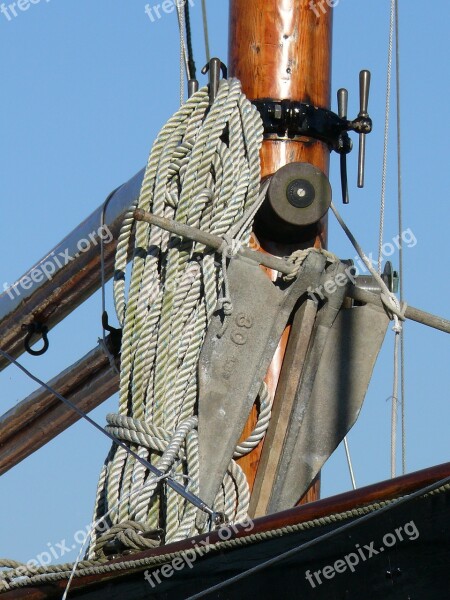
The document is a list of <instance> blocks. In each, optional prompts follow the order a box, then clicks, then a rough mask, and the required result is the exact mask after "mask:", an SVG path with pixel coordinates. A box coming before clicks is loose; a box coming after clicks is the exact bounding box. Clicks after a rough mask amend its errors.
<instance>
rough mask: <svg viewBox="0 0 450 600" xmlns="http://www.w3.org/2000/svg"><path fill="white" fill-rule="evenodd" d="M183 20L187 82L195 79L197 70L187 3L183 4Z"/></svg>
mask: <svg viewBox="0 0 450 600" xmlns="http://www.w3.org/2000/svg"><path fill="white" fill-rule="evenodd" d="M184 20H185V22H186V47H187V54H188V80H189V79H197V69H196V66H195V60H194V49H193V47H192V28H191V13H190V7H189V1H188V0H185V2H184Z"/></svg>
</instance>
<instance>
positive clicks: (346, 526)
mask: <svg viewBox="0 0 450 600" xmlns="http://www.w3.org/2000/svg"><path fill="white" fill-rule="evenodd" d="M449 483H450V477H446V478H445V479H441V480H439V481H437V482H436V483H433V484H431V485H428V486H426V487H424V488H421V489H419V490H417V491H415V492H413V493H412V494H409V495H407V496H403V497H402V498H400V499H398V500H394V501H393V502H392V503H391V504H387V505H385V506H383V507H381V508H380V509H378V510H375V511H373V512H370V513H368V514H365V515H363V516H362V517H358V518H356V519H354V520H353V521H351V522H350V523H345V524H344V525H341V527H337V528H336V529H333V530H332V531H328V532H327V533H324V534H323V535H320V536H319V537H317V538H314V539H313V540H310V541H309V542H306V543H304V544H301V545H300V546H296V547H295V548H291V549H290V550H287V551H286V552H283V553H282V554H278V555H277V556H274V557H273V558H270V559H268V560H266V561H264V562H262V563H260V564H259V565H256V567H251V568H250V569H247V570H245V571H243V572H242V573H239V575H235V576H234V577H229V578H228V579H225V580H224V581H222V582H220V583H218V584H217V585H214V586H211V587H209V588H207V589H206V590H203V591H201V592H199V593H197V594H194V595H193V596H189V597H188V598H187V599H186V600H197V599H198V598H204V597H205V596H209V595H210V594H212V592H217V591H219V590H222V589H224V588H225V587H228V586H230V585H232V584H233V583H237V582H238V581H241V580H242V579H245V578H246V577H248V576H249V575H254V574H255V573H259V572H260V571H263V570H264V569H267V568H268V567H271V566H272V565H274V564H277V563H279V562H281V561H282V560H284V559H286V558H290V557H291V556H295V555H296V554H298V553H299V552H302V551H303V550H307V549H308V548H311V547H312V546H316V545H317V544H320V543H321V542H325V541H327V540H329V539H331V538H333V537H335V536H337V535H339V534H340V533H344V532H346V531H349V530H351V529H353V528H354V527H357V526H359V525H362V524H363V523H365V522H366V521H370V520H372V519H374V518H375V517H376V516H380V515H382V514H384V513H386V512H388V511H390V510H392V509H393V508H397V507H399V506H401V505H403V504H406V503H407V502H410V501H411V500H415V499H416V498H420V497H421V496H424V495H425V494H430V493H432V492H433V491H434V490H437V489H439V488H442V487H443V486H446V485H448V484H449Z"/></svg>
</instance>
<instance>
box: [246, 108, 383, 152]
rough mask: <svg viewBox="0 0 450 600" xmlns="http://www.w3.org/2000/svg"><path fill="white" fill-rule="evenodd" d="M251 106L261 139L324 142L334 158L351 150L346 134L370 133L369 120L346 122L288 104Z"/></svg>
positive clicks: (330, 114)
mask: <svg viewBox="0 0 450 600" xmlns="http://www.w3.org/2000/svg"><path fill="white" fill-rule="evenodd" d="M252 104H253V105H254V106H256V108H257V109H258V112H259V114H260V115H261V118H262V120H263V124H264V133H265V135H277V136H279V137H283V138H286V137H288V138H294V137H298V136H302V137H311V138H314V139H317V140H320V141H321V142H324V143H325V144H327V145H328V146H329V148H330V149H331V150H334V151H335V152H337V153H338V154H348V153H349V152H351V150H352V148H353V143H352V140H351V139H350V137H349V135H348V132H349V131H355V132H356V133H370V132H371V131H372V120H371V119H370V117H357V118H356V119H355V120H354V121H348V120H347V119H342V118H341V117H339V116H338V115H337V114H336V113H334V112H332V111H331V110H327V109H325V108H318V107H317V106H312V105H311V104H304V103H303V102H293V101H291V100H270V99H264V100H254V101H253V102H252Z"/></svg>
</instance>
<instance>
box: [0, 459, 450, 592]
mask: <svg viewBox="0 0 450 600" xmlns="http://www.w3.org/2000/svg"><path fill="white" fill-rule="evenodd" d="M447 477H450V463H445V464H443V465H438V466H435V467H431V468H428V469H424V470H422V471H417V472H415V473H411V474H408V475H404V476H402V477H398V478H396V479H390V480H388V481H384V482H381V483H377V484H374V485H370V486H367V487H364V488H361V489H359V490H355V491H351V492H346V493H345V494H340V495H338V496H333V497H331V498H325V499H323V500H318V501H317V502H311V503H310V504H307V505H304V506H297V507H295V508H292V509H290V510H287V511H284V512H281V513H277V514H276V515H269V516H266V517H262V518H260V519H256V520H255V521H254V522H253V525H254V526H253V529H252V531H251V533H252V534H255V533H261V532H264V531H271V530H274V529H279V528H281V527H286V526H288V525H297V524H300V523H305V522H307V521H310V520H313V519H319V518H323V517H326V516H329V515H332V514H337V513H342V512H345V511H348V510H352V509H354V508H358V507H362V506H367V505H369V504H372V503H374V502H378V501H380V500H391V499H394V498H398V497H400V496H403V495H406V494H411V493H413V492H415V491H418V490H420V489H422V488H425V487H427V486H429V485H432V484H434V483H436V482H438V481H441V480H443V479H445V478H447ZM247 528H248V526H247ZM245 535H248V531H247V532H246V531H245V528H244V527H239V526H237V533H236V534H235V535H233V536H232V537H233V538H234V537H244V536H245ZM208 536H209V542H210V543H215V542H218V541H219V540H220V538H219V535H218V533H211V534H208V535H202V536H198V537H197V538H195V543H198V544H200V542H201V541H202V540H206V539H207V537H208ZM193 541H194V540H193V539H190V540H183V541H181V542H177V543H174V544H170V545H168V546H164V547H162V548H158V549H155V550H148V551H146V552H141V553H139V554H134V555H133V560H139V559H145V558H148V557H150V556H159V555H161V554H167V553H175V552H182V551H183V550H186V549H188V548H192V547H193ZM121 560H123V559H121ZM111 562H119V559H116V560H114V561H111ZM140 570H141V571H144V570H145V567H143V568H141V569H140ZM132 572H133V571H132V570H131V569H130V570H128V571H123V572H120V574H119V573H115V574H111V573H109V574H104V575H95V576H86V577H80V578H76V579H74V580H73V582H72V585H71V589H72V591H73V592H76V590H77V589H81V588H84V587H86V586H88V585H91V584H93V583H104V584H106V583H107V582H108V580H111V579H113V578H114V579H115V580H116V581H117V580H118V579H120V580H122V579H123V578H126V577H129V576H130V574H131V573H132ZM66 584H67V581H66V580H64V581H59V582H55V583H54V584H45V585H42V586H37V585H36V586H33V587H31V586H30V587H28V588H22V589H17V590H13V591H11V592H5V593H3V594H1V598H2V600H3V598H4V599H5V600H22V599H25V598H26V599H28V600H51V599H56V598H58V599H59V598H61V595H62V591H63V590H64V589H65V587H66Z"/></svg>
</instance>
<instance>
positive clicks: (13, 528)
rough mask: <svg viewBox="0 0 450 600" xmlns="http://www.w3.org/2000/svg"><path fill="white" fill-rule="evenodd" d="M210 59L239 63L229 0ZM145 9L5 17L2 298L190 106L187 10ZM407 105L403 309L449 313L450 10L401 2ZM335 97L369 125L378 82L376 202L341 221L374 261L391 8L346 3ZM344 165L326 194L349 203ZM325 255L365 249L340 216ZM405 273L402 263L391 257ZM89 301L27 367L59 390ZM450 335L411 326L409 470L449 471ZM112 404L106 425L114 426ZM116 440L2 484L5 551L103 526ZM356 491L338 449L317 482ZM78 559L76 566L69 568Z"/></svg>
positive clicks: (383, 2) (377, 409)
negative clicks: (409, 240)
mask: <svg viewBox="0 0 450 600" xmlns="http://www.w3.org/2000/svg"><path fill="white" fill-rule="evenodd" d="M208 5H209V18H210V36H211V47H212V52H213V54H215V55H219V56H220V57H222V58H224V59H225V57H226V56H227V51H226V48H227V10H228V2H227V1H225V0H209V2H208ZM144 6H145V2H144V0H126V1H124V0H96V1H95V2H92V1H91V2H87V1H86V0H84V1H78V2H65V1H63V0H50V1H48V0H41V2H38V3H36V4H30V7H29V9H28V10H27V11H26V12H20V11H18V12H17V16H16V17H14V16H12V15H11V13H10V12H8V15H9V17H10V20H8V17H7V16H6V15H4V14H3V13H0V56H1V57H2V60H1V61H0V81H1V82H2V94H1V96H0V115H1V117H0V140H1V141H0V206H1V235H0V256H1V257H2V259H1V272H0V286H1V287H3V282H13V281H14V280H15V279H16V278H19V277H20V276H21V275H22V274H23V273H24V272H25V271H26V270H27V269H28V268H29V267H30V266H31V265H32V264H33V263H34V262H36V261H37V260H38V259H40V258H41V257H42V256H43V255H44V254H45V253H46V252H47V251H48V250H50V249H51V248H52V247H53V246H54V245H55V244H56V243H57V242H59V241H60V240H61V239H62V238H63V237H64V236H65V235H66V234H67V233H68V232H69V231H70V230H72V229H73V228H74V227H75V226H76V225H77V224H78V223H79V222H80V221H82V220H83V219H84V218H85V217H86V216H87V215H88V214H89V213H91V212H92V210H93V209H95V208H96V207H97V206H98V205H99V204H100V203H101V202H102V201H103V199H104V198H105V196H106V195H107V194H108V193H109V191H111V190H112V189H114V188H115V187H117V186H118V185H120V184H121V183H122V182H124V181H126V180H127V179H129V178H130V177H131V176H132V175H133V174H134V173H135V172H137V171H138V170H139V169H140V168H141V167H142V166H143V165H144V164H145V162H146V160H147V156H148V152H149V149H150V147H151V144H152V142H153V140H154V138H155V136H156V134H157V132H158V130H159V129H160V128H161V126H162V125H163V124H164V122H165V121H166V120H167V118H168V117H169V116H170V115H171V114H172V112H173V111H174V110H176V108H177V106H178V98H179V92H178V80H179V75H178V69H179V66H178V65H179V56H178V52H179V50H178V29H177V23H176V17H175V13H172V14H169V15H168V14H163V16H162V18H161V19H159V20H155V22H151V20H150V19H149V17H148V16H147V15H146V14H145V12H144ZM400 8H401V43H402V94H403V96H402V98H403V112H402V118H403V166H404V201H405V210H404V213H405V214H404V224H405V228H410V229H411V230H412V231H413V233H414V236H415V237H416V239H417V245H415V247H414V248H411V249H407V250H406V251H405V263H406V272H405V288H406V298H407V300H408V302H409V303H410V304H411V305H414V306H418V307H420V308H423V309H426V310H428V311H430V312H435V313H437V314H442V315H443V316H447V317H449V316H450V315H449V310H448V302H446V298H448V296H449V293H450V289H449V271H448V260H447V256H446V244H447V239H448V237H449V233H448V227H449V225H450V222H449V199H448V197H447V196H448V189H449V187H450V170H449V167H448V139H449V137H450V123H449V121H448V119H447V118H446V117H445V115H446V114H447V111H446V105H447V103H448V98H449V94H450V79H449V69H448V64H449V61H450V47H449V38H448V23H449V18H450V5H449V3H448V1H447V0H437V1H436V2H433V3H432V8H431V5H430V8H428V4H427V5H426V6H425V5H424V3H423V2H420V1H419V0H408V1H407V0H400ZM334 12H335V30H334V49H335V52H334V58H333V90H334V91H333V97H335V91H336V90H337V89H338V88H339V87H341V86H345V87H348V88H349V91H350V108H349V112H350V116H354V115H356V113H357V112H358V96H357V94H358V72H359V70H360V69H361V68H368V69H370V70H371V71H372V75H373V78H372V94H371V100H370V112H371V116H372V117H373V119H374V123H375V131H374V133H373V134H372V135H371V136H370V137H369V139H368V161H367V173H366V188H365V189H364V190H363V191H360V190H357V189H356V185H355V183H356V153H354V154H353V155H351V156H350V158H349V182H350V194H351V203H350V205H349V206H348V207H342V209H341V211H342V213H343V214H344V216H345V218H346V219H347V221H348V223H349V225H350V226H351V228H352V229H353V231H354V233H355V234H356V237H357V238H358V239H359V240H360V241H361V243H362V245H363V247H364V248H365V249H366V251H367V252H373V253H375V252H376V248H377V238H378V210H379V198H380V181H381V159H382V142H383V120H384V101H385V79H386V56H387V39H388V38H387V35H388V20H389V2H388V0H378V1H377V2H372V1H367V2H362V0H341V1H340V2H339V3H338V4H337V6H336V8H335V11H334ZM192 19H193V25H194V35H195V40H196V42H195V50H196V59H197V64H198V66H199V67H201V66H203V63H204V60H205V59H204V50H203V43H202V41H203V39H202V34H201V28H200V21H201V10H200V0H195V2H194V7H193V9H192ZM391 133H392V135H391V140H392V145H391V147H390V155H389V156H390V161H389V180H388V194H387V222H386V234H385V237H386V240H390V239H392V237H393V236H394V235H395V234H396V232H397V229H396V228H397V225H396V177H395V140H394V136H395V127H393V128H392V132H391ZM338 166H339V161H338V158H337V157H336V156H334V157H333V159H332V184H333V187H334V193H335V197H336V201H337V203H338V205H339V206H340V194H339V182H338V179H337V173H338ZM330 222H331V233H330V242H329V247H330V249H331V250H332V251H334V252H335V253H337V254H339V255H340V256H341V257H342V258H350V257H353V256H354V254H355V253H354V250H353V248H352V247H350V245H349V243H348V242H347V241H346V239H345V238H344V235H343V233H342V232H341V231H340V229H339V228H338V226H337V225H336V224H335V222H334V220H333V219H332V218H331V220H330ZM393 260H394V263H397V264H398V258H397V257H396V256H394V257H393ZM100 312H101V308H100V297H99V295H98V294H97V295H95V296H94V297H93V298H92V299H90V300H89V301H88V302H86V303H85V305H83V306H82V307H80V308H79V309H78V310H77V311H76V312H75V313H73V314H72V315H71V316H70V317H69V318H67V319H66V320H65V322H64V323H62V324H61V325H59V326H58V327H57V328H55V329H54V330H53V331H52V332H51V334H50V340H51V350H50V351H49V352H48V353H47V354H46V355H45V356H44V357H42V358H32V357H28V356H23V357H22V361H23V363H24V364H25V365H26V366H28V367H29V368H31V369H32V370H33V371H34V372H35V373H36V374H37V375H38V376H40V377H42V378H44V379H49V378H50V377H52V376H54V375H55V374H57V373H58V372H59V371H61V370H62V369H63V368H65V367H67V366H68V365H69V364H71V363H72V362H74V361H75V360H76V359H78V358H79V357H81V356H82V355H83V354H84V353H85V352H87V351H88V350H90V349H91V348H92V347H94V346H95V344H96V340H97V338H98V336H99V335H100V333H101V329H100ZM392 342H393V339H392V334H391V335H389V336H388V338H387V341H386V344H385V347H384V350H383V352H382V355H381V358H380V361H379V363H378V365H377V368H376V371H375V376H374V380H373V382H372V384H371V387H370V390H369V393H368V396H367V398H366V403H365V405H364V408H363V411H362V415H361V418H360V420H359V422H358V423H357V425H356V426H355V428H354V430H353V431H352V432H351V434H350V436H349V441H350V447H351V450H352V454H353V460H354V466H355V472H356V478H357V483H358V485H360V486H361V485H365V484H369V483H372V482H376V481H380V480H383V479H386V478H388V476H389V455H390V449H389V445H390V442H389V434H390V403H389V402H387V401H386V399H387V398H388V397H389V396H390V395H391V393H392V392H391V386H392ZM448 343H449V339H448V338H447V337H446V335H445V334H443V333H438V332H434V331H431V330H428V329H426V328H423V327H421V326H419V325H416V324H414V323H409V324H408V325H407V327H406V350H407V356H406V369H407V380H406V381H407V383H406V391H407V407H406V410H407V431H408V440H407V441H408V447H407V464H408V470H410V471H413V470H417V469H421V468H424V467H427V466H431V465H434V464H438V463H442V462H446V461H447V460H449V449H450V448H449V447H450V444H449V438H448V419H449V414H450V410H449V405H448V387H449V386H448V365H449V345H448ZM34 389H35V385H34V384H33V382H31V381H28V380H27V379H26V377H25V376H24V375H23V374H22V373H20V372H18V371H17V370H16V369H15V368H12V367H11V368H8V369H7V370H5V371H3V372H2V373H0V391H1V394H0V398H1V404H2V411H6V410H7V409H8V408H10V407H12V406H14V404H16V403H17V402H18V401H20V400H21V399H22V398H23V397H25V396H26V395H27V394H28V393H30V392H32V391H33V390H34ZM116 402H117V400H116V398H112V399H111V400H110V401H109V402H107V403H105V404H104V405H103V406H102V407H100V408H99V409H97V410H96V411H94V413H93V416H94V417H95V418H96V419H97V420H98V421H99V422H101V423H104V420H105V415H106V413H107V412H112V411H114V410H115V408H116ZM108 448H109V442H108V441H107V440H105V439H102V438H101V437H100V435H99V434H98V433H97V432H96V431H94V430H92V429H91V428H90V427H89V426H88V425H87V424H85V423H79V424H77V425H76V426H74V427H72V429H70V430H69V431H67V432H65V433H64V434H62V435H60V436H59V437H58V438H57V439H56V440H54V441H53V442H52V443H50V444H49V445H48V446H46V447H45V448H43V449H42V450H40V451H39V452H37V453H35V454H34V455H33V456H31V457H29V458H28V459H26V460H25V461H24V462H22V463H21V464H20V465H18V466H17V467H16V468H15V469H14V470H12V471H10V472H9V473H7V474H6V475H4V476H3V477H2V478H1V481H0V514H1V515H2V518H1V519H0V555H1V556H9V557H13V558H16V559H21V560H25V561H26V560H29V559H31V558H34V557H35V556H36V555H37V554H39V553H42V552H44V551H46V550H47V548H48V544H50V545H55V544H56V543H58V542H60V540H62V539H66V540H67V542H68V543H70V544H71V543H72V540H73V535H74V533H75V532H76V531H77V530H79V529H81V528H83V527H84V526H85V525H86V524H87V523H88V522H89V521H90V517H91V511H92V506H93V500H94V495H95V488H96V481H97V477H98V473H99V471H100V467H101V464H102V462H103V460H104V457H105V455H106V453H107V450H108ZM349 488H350V480H349V476H348V471H347V467H346V462H345V455H344V452H343V449H342V447H341V448H339V449H338V451H337V452H336V453H335V455H334V456H333V457H332V459H331V460H330V461H329V464H328V465H327V466H326V468H325V469H324V472H323V495H324V496H326V495H330V494H334V493H338V492H341V491H345V490H347V489H349ZM72 558H74V554H73V553H72V554H70V555H69V554H67V555H66V556H64V559H63V560H66V559H72Z"/></svg>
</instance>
